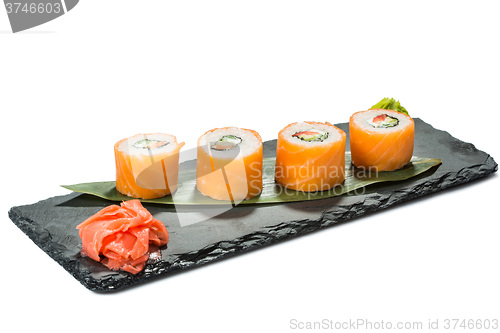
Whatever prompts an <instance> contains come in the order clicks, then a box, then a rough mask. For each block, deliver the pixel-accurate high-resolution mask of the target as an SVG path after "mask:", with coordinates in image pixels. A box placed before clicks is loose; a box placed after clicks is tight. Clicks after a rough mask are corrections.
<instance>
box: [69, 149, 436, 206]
mask: <svg viewBox="0 0 500 333" xmlns="http://www.w3.org/2000/svg"><path fill="white" fill-rule="evenodd" d="M274 163H275V158H274V157H269V158H265V159H264V164H263V185H264V186H263V190H262V193H261V194H260V195H259V196H258V197H255V198H253V199H250V200H245V201H242V202H240V203H238V204H240V205H241V204H246V205H249V204H266V203H279V202H295V201H307V200H318V199H325V198H330V197H334V196H338V195H342V194H346V193H348V192H352V191H356V190H359V189H361V188H363V187H365V186H369V185H372V184H377V183H384V182H394V181H404V180H407V179H410V178H412V177H415V176H418V175H420V174H422V173H424V172H426V171H428V170H430V169H431V168H433V167H435V166H437V165H439V164H441V160H440V159H437V158H424V157H415V156H414V157H413V158H412V159H411V162H410V163H409V164H408V165H406V166H405V167H403V168H401V169H399V170H395V171H382V172H367V171H365V170H361V169H356V168H354V167H352V166H351V155H350V154H346V179H345V181H344V183H343V184H342V185H339V186H336V187H334V188H333V189H330V190H327V191H322V192H314V193H307V192H300V191H294V190H290V189H286V188H284V187H282V186H281V185H279V184H277V183H276V182H275V181H274ZM62 187H64V188H66V189H68V190H71V191H74V192H79V193H86V194H90V195H94V196H97V197H100V198H103V199H107V200H111V201H124V200H131V199H132V198H130V197H128V196H126V195H123V194H121V193H120V192H118V191H117V190H116V187H115V182H114V181H107V182H93V183H81V184H75V185H62ZM141 201H142V202H144V203H157V204H174V203H175V204H176V205H220V204H227V203H228V202H227V201H218V200H214V199H211V198H209V197H206V196H204V195H203V194H201V193H200V192H198V190H196V169H195V168H189V169H182V168H181V170H180V171H179V187H178V189H177V191H176V192H175V193H174V195H173V196H172V195H167V196H165V197H162V198H159V199H141Z"/></svg>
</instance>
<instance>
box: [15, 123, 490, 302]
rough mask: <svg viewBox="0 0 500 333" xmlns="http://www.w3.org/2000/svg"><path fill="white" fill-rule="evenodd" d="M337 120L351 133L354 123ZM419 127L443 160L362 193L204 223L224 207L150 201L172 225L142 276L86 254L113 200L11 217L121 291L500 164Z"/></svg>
mask: <svg viewBox="0 0 500 333" xmlns="http://www.w3.org/2000/svg"><path fill="white" fill-rule="evenodd" d="M337 126H339V127H340V128H342V129H343V130H344V131H346V132H348V125H347V124H339V125H337ZM415 130H416V136H415V137H416V139H415V149H414V155H416V156H426V157H435V158H440V159H442V161H443V163H442V165H440V166H439V167H435V168H433V169H431V170H429V171H427V172H426V173H424V174H422V175H419V176H417V177H415V178H412V179H409V180H406V181H403V182H395V183H384V184H377V185H372V186H369V187H367V188H365V190H364V191H362V193H357V194H348V195H343V196H339V197H335V198H329V199H322V200H316V201H308V202H296V203H286V204H267V205H251V206H237V207H235V208H232V209H230V210H228V211H226V212H224V213H222V214H220V215H217V216H214V217H212V218H210V219H208V220H205V221H203V222H199V223H194V222H195V221H197V220H196V219H197V218H198V216H197V215H196V214H197V213H199V214H205V215H207V214H208V215H211V214H217V211H216V210H217V209H220V207H192V206H191V207H188V208H178V211H176V210H175V207H173V206H165V205H155V204H148V205H145V207H146V208H147V209H148V210H149V211H150V212H151V213H152V214H153V215H154V216H155V217H156V218H157V219H159V220H161V221H162V222H163V223H165V225H166V226H167V229H168V231H169V234H170V241H169V243H168V245H167V247H165V248H163V249H162V250H161V252H162V259H161V260H159V261H156V262H153V263H148V264H147V265H146V268H145V270H144V271H143V272H141V273H139V274H137V275H135V276H134V275H132V274H129V273H125V272H114V271H110V270H108V269H107V268H106V267H105V266H103V265H101V264H100V263H97V262H94V261H93V260H91V259H88V258H85V257H82V256H81V255H80V249H81V241H80V238H79V237H78V232H77V230H76V229H75V227H76V226H77V225H78V224H79V223H80V222H82V221H83V220H85V219H86V218H87V217H89V216H91V215H93V214H95V213H96V212H98V211H99V210H100V209H102V208H103V207H105V206H107V205H109V204H112V203H114V202H110V201H106V200H104V199H100V198H97V197H93V196H90V195H87V194H76V193H72V194H68V195H65V196H58V197H54V198H49V199H47V200H44V201H40V202H38V203H36V204H33V205H26V206H18V207H13V208H11V209H10V211H9V217H10V218H11V219H12V221H13V222H14V223H15V224H16V225H17V226H18V227H19V228H20V229H21V230H22V231H23V232H24V233H26V234H27V235H28V236H29V237H30V238H31V239H32V240H33V242H35V243H36V244H37V245H38V246H39V247H40V248H41V249H42V250H43V251H45V252H46V253H47V254H48V255H49V256H51V257H52V258H53V259H54V260H56V261H57V262H58V263H59V264H61V265H62V266H63V267H64V268H65V269H66V270H67V271H68V272H69V273H71V274H72V275H73V276H74V277H75V278H76V279H77V280H78V281H80V282H81V283H82V284H83V285H84V286H85V287H87V288H89V289H90V290H93V291H98V292H109V291H114V290H120V289H123V288H125V287H129V286H133V285H137V284H140V283H143V282H145V281H149V280H152V279H154V278H158V277H161V276H166V275H169V274H172V273H175V272H179V271H182V270H185V269H188V268H193V267H196V266H200V265H203V264H206V263H209V262H213V261H214V260H218V259H222V258H226V257H229V256H232V255H236V254H240V253H244V252H246V251H249V250H252V249H256V248H260V247H263V246H266V245H269V244H272V243H275V242H278V241H281V240H285V239H287V238H290V237H294V236H298V235H302V234H305V233H309V232H312V231H315V230H318V229H320V228H325V227H328V226H331V225H334V224H336V223H339V222H344V221H347V220H350V219H353V218H355V217H359V216H362V215H365V214H368V213H371V212H374V211H377V210H381V209H384V208H388V207H390V206H393V205H396V204H398V203H402V202H405V201H408V200H411V199H414V198H417V197H421V196H424V195H426V194H430V193H433V192H437V191H440V190H443V189H446V188H449V187H451V186H455V185H459V184H463V183H467V182H470V181H472V180H474V179H477V178H481V177H485V176H487V175H489V174H491V173H493V172H495V171H497V169H498V165H497V163H496V162H495V161H494V160H493V158H492V157H491V156H489V155H488V154H486V153H484V152H482V151H479V150H477V149H476V148H475V147H474V145H472V144H470V143H465V142H462V141H460V140H457V139H455V138H453V137H452V136H451V135H449V134H448V133H446V132H443V131H440V130H436V129H435V128H433V127H432V126H431V125H429V124H427V123H425V122H424V121H422V120H420V119H418V118H417V119H415ZM275 149H276V140H273V141H268V142H265V144H264V156H266V157H267V156H274V154H275ZM346 150H349V144H348V143H347V147H346ZM181 223H182V226H181Z"/></svg>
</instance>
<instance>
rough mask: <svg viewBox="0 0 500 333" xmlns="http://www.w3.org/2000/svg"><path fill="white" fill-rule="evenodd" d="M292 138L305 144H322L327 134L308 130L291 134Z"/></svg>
mask: <svg viewBox="0 0 500 333" xmlns="http://www.w3.org/2000/svg"><path fill="white" fill-rule="evenodd" d="M292 137H294V138H297V139H300V140H302V141H307V142H322V141H323V140H326V139H327V138H328V132H323V131H320V130H315V129H310V130H307V131H301V132H297V133H295V134H293V135H292Z"/></svg>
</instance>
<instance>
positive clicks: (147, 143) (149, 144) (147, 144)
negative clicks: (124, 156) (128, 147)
mask: <svg viewBox="0 0 500 333" xmlns="http://www.w3.org/2000/svg"><path fill="white" fill-rule="evenodd" d="M168 144H169V143H168V142H166V141H160V140H150V139H144V140H141V141H137V142H136V143H134V147H136V148H144V149H155V148H160V147H164V146H166V145H168Z"/></svg>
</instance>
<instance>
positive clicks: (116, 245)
mask: <svg viewBox="0 0 500 333" xmlns="http://www.w3.org/2000/svg"><path fill="white" fill-rule="evenodd" d="M76 229H78V230H79V231H78V233H79V235H80V238H81V239H82V247H83V249H82V253H83V254H84V255H86V256H88V257H89V258H92V259H93V260H95V261H99V262H101V263H103V264H104V265H106V266H107V267H108V268H109V269H112V270H120V269H121V270H123V271H126V272H129V273H132V274H137V273H139V272H141V271H142V270H143V269H144V266H145V264H146V261H147V260H148V258H149V254H150V245H154V246H163V245H165V244H167V243H168V232H167V228H166V227H165V225H164V224H163V223H162V222H161V221H159V220H157V219H155V218H154V217H153V216H152V215H151V213H150V212H149V211H148V210H147V209H146V208H144V207H143V206H142V204H141V202H140V201H139V200H130V201H124V202H122V203H121V205H120V206H118V205H110V206H108V207H105V208H103V209H101V210H100V211H99V212H97V213H96V214H95V215H93V216H91V217H89V218H88V219H86V220H85V221H83V222H82V223H80V224H79V225H78V226H77V227H76Z"/></svg>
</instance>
